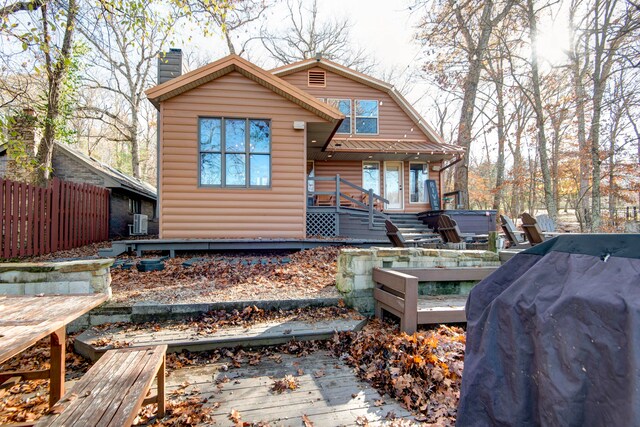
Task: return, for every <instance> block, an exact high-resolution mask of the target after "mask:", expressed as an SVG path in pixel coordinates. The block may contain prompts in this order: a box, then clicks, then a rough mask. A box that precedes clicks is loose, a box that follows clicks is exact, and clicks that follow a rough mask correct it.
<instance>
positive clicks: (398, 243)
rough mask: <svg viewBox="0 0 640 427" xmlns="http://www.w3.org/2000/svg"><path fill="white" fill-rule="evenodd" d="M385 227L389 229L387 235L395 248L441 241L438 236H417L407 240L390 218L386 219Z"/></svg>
mask: <svg viewBox="0 0 640 427" xmlns="http://www.w3.org/2000/svg"><path fill="white" fill-rule="evenodd" d="M384 227H385V228H386V229H387V237H388V238H389V240H390V241H391V244H392V245H393V247H394V248H407V247H417V246H420V245H421V244H424V243H437V242H439V241H440V239H439V238H437V237H417V238H415V239H414V240H410V241H407V240H406V239H405V238H404V236H403V235H402V233H401V232H400V230H398V227H396V225H395V224H394V223H393V222H391V221H389V220H388V219H385V220H384Z"/></svg>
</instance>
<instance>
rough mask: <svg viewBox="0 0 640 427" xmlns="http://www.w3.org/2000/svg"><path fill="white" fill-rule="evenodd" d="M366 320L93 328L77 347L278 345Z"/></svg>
mask: <svg viewBox="0 0 640 427" xmlns="http://www.w3.org/2000/svg"><path fill="white" fill-rule="evenodd" d="M365 323H366V320H364V319H362V320H356V319H336V320H323V321H317V322H302V321H281V322H265V323H259V324H256V325H252V326H250V327H229V328H221V329H219V330H217V331H207V332H206V333H205V332H203V331H198V330H196V329H195V328H194V327H174V328H171V327H165V328H162V329H161V330H158V331H156V330H154V329H151V328H149V329H139V330H134V331H129V332H127V331H126V330H122V329H118V330H115V331H113V330H107V331H101V332H95V331H93V330H91V329H89V330H87V331H85V332H83V333H82V334H80V335H79V336H78V337H77V338H76V340H75V350H76V352H78V353H79V354H81V355H83V356H85V357H87V358H89V359H91V360H93V361H95V360H97V359H98V358H100V356H101V355H102V354H103V353H104V352H106V351H107V350H108V349H109V347H100V346H96V345H95V344H94V342H96V341H97V340H100V339H102V340H107V341H108V342H109V343H115V342H119V343H120V345H124V346H130V347H145V346H150V345H159V344H166V345H167V346H168V350H167V351H168V352H170V353H171V352H180V351H183V350H188V351H191V352H195V351H206V350H212V349H215V348H221V347H235V346H244V347H251V346H264V345H275V344H283V343H286V342H289V341H291V340H293V339H295V340H298V341H308V340H323V339H329V338H331V337H332V336H333V334H334V333H335V332H336V331H338V332H342V331H353V330H359V329H361V328H362V327H363V326H364V324H365Z"/></svg>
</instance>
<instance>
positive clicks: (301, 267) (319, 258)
mask: <svg viewBox="0 0 640 427" xmlns="http://www.w3.org/2000/svg"><path fill="white" fill-rule="evenodd" d="M339 251H340V249H339V248H336V247H321V248H314V249H307V250H302V251H299V252H294V253H285V254H282V253H264V252H261V253H254V254H247V253H244V254H243V253H238V254H225V255H224V256H222V255H216V254H209V255H198V256H197V258H196V259H197V260H196V261H193V260H194V257H193V256H192V257H176V258H173V259H167V260H166V261H165V268H164V270H162V271H150V272H139V271H138V270H137V269H135V268H131V269H129V270H123V269H121V268H115V269H112V270H111V277H112V282H111V287H112V289H113V296H114V301H115V302H135V301H156V302H161V303H176V302H181V303H184V302H211V301H249V300H269V299H277V300H282V299H298V298H313V297H337V296H338V294H337V292H336V290H335V287H334V285H335V275H336V260H337V258H338V254H339ZM134 261H135V259H134ZM185 262H193V264H192V265H190V266H184V265H183V263H185Z"/></svg>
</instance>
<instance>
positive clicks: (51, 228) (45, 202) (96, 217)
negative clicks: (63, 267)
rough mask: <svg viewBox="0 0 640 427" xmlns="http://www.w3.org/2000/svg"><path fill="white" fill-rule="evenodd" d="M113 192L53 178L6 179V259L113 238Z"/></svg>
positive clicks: (0, 198)
mask: <svg viewBox="0 0 640 427" xmlns="http://www.w3.org/2000/svg"><path fill="white" fill-rule="evenodd" d="M109 194H110V193H109V190H107V189H105V188H100V187H95V186H93V185H89V184H75V183H71V182H65V181H60V180H58V179H53V180H52V181H51V183H50V184H49V186H48V187H47V188H42V187H38V186H34V185H31V184H26V183H20V182H14V181H10V180H5V179H0V233H1V236H2V241H0V258H5V259H8V258H15V257H19V256H20V257H22V256H31V255H42V254H46V253H51V252H56V251H59V250H66V249H73V248H75V247H79V246H83V245H87V244H89V243H94V242H100V241H103V240H106V239H108V237H109Z"/></svg>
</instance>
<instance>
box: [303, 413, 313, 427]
mask: <svg viewBox="0 0 640 427" xmlns="http://www.w3.org/2000/svg"><path fill="white" fill-rule="evenodd" d="M302 422H303V423H304V427H313V422H312V421H311V420H310V419H309V417H307V414H302Z"/></svg>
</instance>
